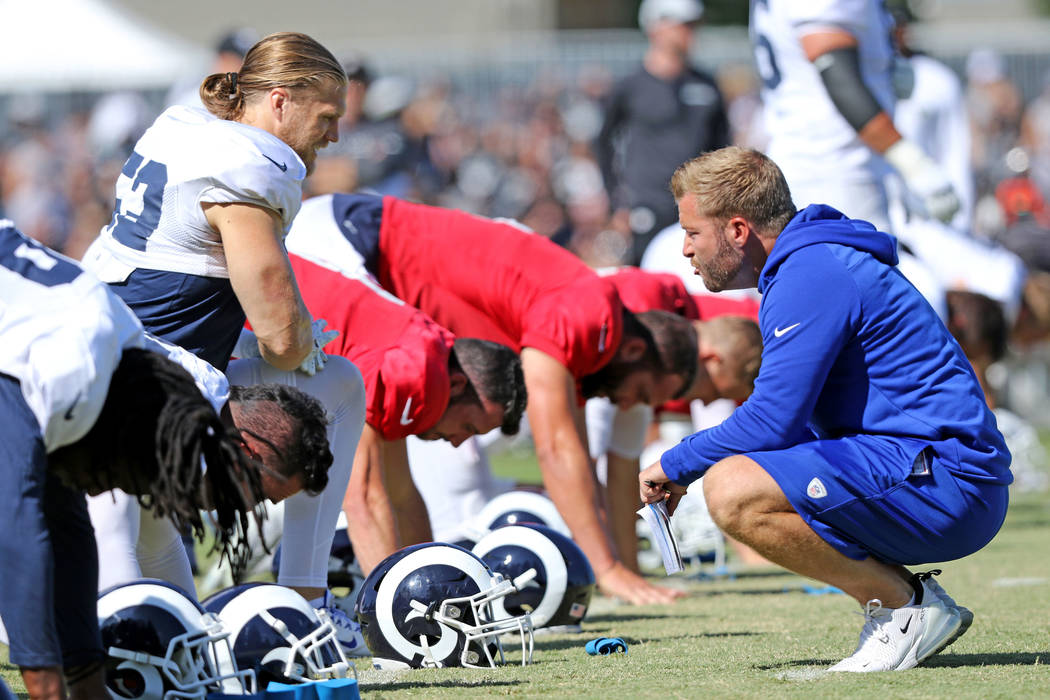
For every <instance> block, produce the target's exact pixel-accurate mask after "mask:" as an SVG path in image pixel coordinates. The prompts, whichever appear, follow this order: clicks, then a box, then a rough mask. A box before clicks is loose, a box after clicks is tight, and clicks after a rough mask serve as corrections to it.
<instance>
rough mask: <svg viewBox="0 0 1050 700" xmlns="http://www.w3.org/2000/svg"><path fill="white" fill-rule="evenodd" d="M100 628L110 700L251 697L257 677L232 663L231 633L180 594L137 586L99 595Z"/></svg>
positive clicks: (166, 587) (157, 585) (147, 582)
mask: <svg viewBox="0 0 1050 700" xmlns="http://www.w3.org/2000/svg"><path fill="white" fill-rule="evenodd" d="M98 625H99V630H100V631H101V633H102V646H103V648H104V649H105V650H106V656H107V658H106V662H105V671H104V673H105V683H106V689H107V690H108V691H109V694H110V697H112V698H114V700H123V699H126V698H139V699H141V700H174V699H175V698H204V697H205V695H207V694H209V693H213V692H216V693H217V692H221V693H224V694H229V695H245V694H250V693H254V692H255V687H256V686H255V675H254V673H253V672H252V671H251V670H250V669H245V670H239V669H238V668H237V666H236V664H234V663H232V662H231V661H230V658H231V657H230V645H229V639H228V638H229V633H227V632H226V631H225V630H224V629H223V627H222V624H221V623H220V622H219V620H218V618H216V617H215V616H214V615H212V614H209V613H206V612H205V610H204V609H203V608H202V607H201V605H200V604H199V603H197V602H196V601H195V600H193V599H192V598H190V597H189V596H188V595H186V593H185V592H183V591H182V589H180V588H178V587H177V586H174V585H172V584H170V583H168V582H166V581H160V580H156V579H140V580H137V581H132V582H130V583H124V584H120V585H118V586H113V587H111V588H108V589H106V590H105V591H103V592H102V593H101V594H100V595H99V598H98Z"/></svg>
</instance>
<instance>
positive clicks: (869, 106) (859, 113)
mask: <svg viewBox="0 0 1050 700" xmlns="http://www.w3.org/2000/svg"><path fill="white" fill-rule="evenodd" d="M813 65H814V66H816V68H817V70H818V71H819V72H820V79H821V80H823V81H824V87H825V88H826V89H827V91H828V96H829V97H831V101H832V102H833V103H834V104H835V107H836V108H837V109H838V110H839V112H840V113H841V114H842V116H843V117H845V119H846V121H847V122H849V125H850V126H852V127H853V128H854V129H856V130H857V131H860V130H861V129H862V128H864V125H865V124H867V123H868V122H870V121H871V120H872V118H873V117H875V115H877V114H878V113H879V112H881V111H883V110H882V107H881V106H880V105H879V103H878V102H877V101H876V100H875V96H874V95H872V94H871V91H870V90H868V86H867V85H865V84H864V81H863V80H862V79H861V77H860V61H859V58H858V55H857V49H856V48H844V49H834V50H833V51H828V52H827V53H825V54H821V55H820V56H818V57H817V58H816V60H815V61H813Z"/></svg>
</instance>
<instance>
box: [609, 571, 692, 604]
mask: <svg viewBox="0 0 1050 700" xmlns="http://www.w3.org/2000/svg"><path fill="white" fill-rule="evenodd" d="M598 588H599V589H600V590H601V592H602V593H603V594H605V595H607V596H612V597H614V598H619V599H620V600H623V601H626V602H628V603H630V604H631V605H650V604H667V603H673V602H675V601H676V600H677V599H679V598H684V597H685V595H686V593H685V591H679V590H676V589H673V588H665V587H664V586H656V585H653V584H651V583H649V582H648V581H646V580H645V579H644V578H642V577H641V576H639V575H638V574H636V573H634V572H633V571H630V570H628V569H627V567H626V566H624V565H623V564H622V563H620V562H616V563H615V564H613V565H612V567H610V568H609V569H606V570H605V571H604V572H603V573H602V574H601V575H599V576H598Z"/></svg>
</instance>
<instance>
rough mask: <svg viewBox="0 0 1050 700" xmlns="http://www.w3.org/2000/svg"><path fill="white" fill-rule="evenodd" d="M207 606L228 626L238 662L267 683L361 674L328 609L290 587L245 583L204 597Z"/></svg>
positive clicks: (234, 654)
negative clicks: (341, 642) (319, 607)
mask: <svg viewBox="0 0 1050 700" xmlns="http://www.w3.org/2000/svg"><path fill="white" fill-rule="evenodd" d="M204 609H205V610H207V611H209V612H212V613H214V614H215V615H216V616H218V618H219V619H220V620H221V621H222V624H223V626H224V627H225V628H226V629H227V630H228V631H229V634H230V646H231V647H232V649H233V661H234V662H235V663H236V665H237V666H238V667H239V668H250V669H252V670H254V671H255V675H256V677H257V678H258V679H259V683H260V685H261V686H262V687H264V688H265V687H266V685H268V684H269V682H270V681H277V682H278V683H304V682H307V681H315V680H325V679H329V678H345V677H347V676H348V675H353V676H354V677H355V678H356V677H357V671H356V669H355V668H354V665H353V663H351V662H350V661H347V658H346V655H345V654H344V653H343V650H342V647H341V646H340V645H339V643H338V642H337V641H336V629H335V627H334V626H333V625H332V621H331V620H330V619H329V618H328V614H327V613H326V612H325V611H324V610H316V609H314V608H313V607H311V605H310V604H309V603H308V602H306V599H305V598H303V597H302V596H301V595H299V594H298V593H296V592H295V591H293V590H292V589H290V588H287V587H285V586H278V585H277V584H275V583H245V584H241V585H239V586H233V587H232V588H227V589H226V590H223V591H219V592H218V593H216V594H215V595H213V596H211V597H210V598H208V599H206V600H205V601H204Z"/></svg>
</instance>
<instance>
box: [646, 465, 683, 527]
mask: <svg viewBox="0 0 1050 700" xmlns="http://www.w3.org/2000/svg"><path fill="white" fill-rule="evenodd" d="M638 489H639V495H640V496H641V499H642V503H658V502H659V501H662V500H664V499H666V500H667V515H668V516H671V515H672V514H673V513H674V510H675V508H677V507H678V502H679V501H680V500H682V496H684V495H685V494H686V491H687V490H688V489H687V488H686V487H685V486H680V485H679V484H676V483H675V482H673V481H671V480H670V479H669V478H667V475H666V474H664V468H663V467H662V466H660V463H659V462H656V463H655V464H652V465H650V466H648V467H646V468H645V469H643V470H642V471H641V472H639V473H638Z"/></svg>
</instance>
